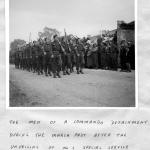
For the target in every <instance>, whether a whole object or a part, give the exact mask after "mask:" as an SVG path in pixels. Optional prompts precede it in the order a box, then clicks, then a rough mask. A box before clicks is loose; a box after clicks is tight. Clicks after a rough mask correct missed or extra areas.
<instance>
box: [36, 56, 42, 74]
mask: <svg viewBox="0 0 150 150" xmlns="http://www.w3.org/2000/svg"><path fill="white" fill-rule="evenodd" d="M37 72H38V74H40V73H43V56H42V55H40V56H38V58H37Z"/></svg>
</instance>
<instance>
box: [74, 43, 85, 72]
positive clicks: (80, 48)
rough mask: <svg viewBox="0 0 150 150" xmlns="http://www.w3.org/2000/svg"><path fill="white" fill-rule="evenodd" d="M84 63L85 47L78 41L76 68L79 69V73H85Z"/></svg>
mask: <svg viewBox="0 0 150 150" xmlns="http://www.w3.org/2000/svg"><path fill="white" fill-rule="evenodd" d="M84 64H85V61H84V47H83V45H82V43H77V47H76V70H77V74H79V73H83V67H84Z"/></svg>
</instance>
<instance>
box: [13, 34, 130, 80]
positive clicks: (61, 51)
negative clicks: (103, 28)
mask: <svg viewBox="0 0 150 150" xmlns="http://www.w3.org/2000/svg"><path fill="white" fill-rule="evenodd" d="M121 48H122V49H123V51H124V56H122V55H120V58H121V57H122V58H121V62H122V64H121V67H122V69H124V68H125V67H127V68H128V70H129V71H130V66H129V65H128V64H127V63H126V61H125V60H126V58H125V57H126V54H127V51H128V48H127V46H126V44H125V41H123V42H122V46H121ZM99 51H100V57H101V58H100V60H101V62H100V64H101V68H102V69H111V70H117V68H118V48H117V44H116V41H115V40H114V39H113V40H111V41H102V39H101V38H100V39H98V40H97V44H95V43H94V44H91V43H90V42H89V40H88V39H80V38H74V39H73V38H68V39H66V38H65V37H61V38H60V37H58V36H57V35H54V36H53V42H51V41H50V40H48V39H47V38H45V39H39V40H37V41H33V42H30V43H28V44H26V45H25V46H22V47H21V48H19V50H18V51H16V53H15V57H14V59H15V60H14V63H15V67H16V68H18V69H22V70H27V71H30V72H31V71H32V72H33V73H37V74H38V75H40V74H45V76H53V77H54V78H56V77H59V78H61V73H60V72H61V71H62V73H63V75H70V74H71V73H73V72H75V70H74V68H76V73H77V74H83V68H84V67H85V63H87V57H88V55H90V53H93V54H96V55H94V56H95V57H94V60H95V66H96V68H98V67H99V66H98V53H99ZM85 56H86V57H85Z"/></svg>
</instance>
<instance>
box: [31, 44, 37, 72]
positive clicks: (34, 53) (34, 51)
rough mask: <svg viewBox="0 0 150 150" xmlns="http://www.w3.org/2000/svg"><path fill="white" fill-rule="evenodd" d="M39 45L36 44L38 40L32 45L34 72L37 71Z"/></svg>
mask: <svg viewBox="0 0 150 150" xmlns="http://www.w3.org/2000/svg"><path fill="white" fill-rule="evenodd" d="M36 54H37V46H36V41H33V46H32V67H33V73H35V72H36V71H37V65H36V64H37V60H36V59H37V57H36Z"/></svg>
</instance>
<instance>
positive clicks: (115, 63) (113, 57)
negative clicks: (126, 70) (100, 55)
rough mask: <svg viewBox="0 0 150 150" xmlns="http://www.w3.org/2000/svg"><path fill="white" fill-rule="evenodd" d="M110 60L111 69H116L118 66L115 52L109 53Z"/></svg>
mask: <svg viewBox="0 0 150 150" xmlns="http://www.w3.org/2000/svg"><path fill="white" fill-rule="evenodd" d="M111 62H112V66H111V67H112V69H113V70H117V68H118V56H117V54H112V55H111Z"/></svg>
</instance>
